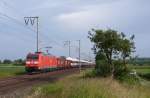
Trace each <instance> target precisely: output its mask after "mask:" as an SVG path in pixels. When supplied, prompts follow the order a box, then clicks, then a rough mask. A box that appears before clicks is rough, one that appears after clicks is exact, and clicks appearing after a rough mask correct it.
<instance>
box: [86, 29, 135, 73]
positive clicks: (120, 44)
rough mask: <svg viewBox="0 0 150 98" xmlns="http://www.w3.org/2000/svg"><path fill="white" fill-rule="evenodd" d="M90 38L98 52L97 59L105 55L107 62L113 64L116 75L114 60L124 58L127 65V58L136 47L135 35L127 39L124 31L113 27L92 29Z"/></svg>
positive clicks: (95, 51) (112, 68) (112, 67)
mask: <svg viewBox="0 0 150 98" xmlns="http://www.w3.org/2000/svg"><path fill="white" fill-rule="evenodd" d="M93 32H94V33H93ZM88 38H89V39H90V40H91V42H93V43H94V47H93V50H94V53H95V54H96V61H97V60H100V58H102V57H103V59H105V63H107V64H108V65H110V66H111V70H112V71H111V72H112V76H114V72H115V65H114V63H113V60H115V59H118V60H119V59H122V61H123V62H124V65H125V64H126V62H125V60H126V58H127V57H129V56H130V55H131V53H132V52H133V50H134V49H135V47H134V42H133V39H134V36H132V37H131V38H130V39H127V38H126V36H125V34H124V33H119V32H117V31H116V30H112V29H107V30H95V29H92V31H90V32H89V36H88ZM120 57H121V58H120Z"/></svg>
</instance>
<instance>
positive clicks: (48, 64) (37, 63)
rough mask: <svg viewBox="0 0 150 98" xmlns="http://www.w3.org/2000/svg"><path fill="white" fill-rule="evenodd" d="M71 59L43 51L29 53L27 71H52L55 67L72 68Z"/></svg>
mask: <svg viewBox="0 0 150 98" xmlns="http://www.w3.org/2000/svg"><path fill="white" fill-rule="evenodd" d="M70 67H71V61H70V60H66V59H65V58H61V57H56V56H52V55H48V54H44V53H42V52H36V53H29V54H28V55H27V58H26V71H27V72H34V71H41V70H44V71H51V70H55V69H62V68H70Z"/></svg>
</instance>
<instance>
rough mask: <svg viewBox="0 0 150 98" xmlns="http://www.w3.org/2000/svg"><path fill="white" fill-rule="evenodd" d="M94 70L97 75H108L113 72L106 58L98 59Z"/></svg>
mask: <svg viewBox="0 0 150 98" xmlns="http://www.w3.org/2000/svg"><path fill="white" fill-rule="evenodd" d="M94 72H95V74H96V75H97V76H103V77H107V76H109V75H110V74H111V66H110V65H109V64H107V63H106V62H105V60H98V61H96V66H95V71H94Z"/></svg>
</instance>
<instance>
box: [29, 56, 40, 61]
mask: <svg viewBox="0 0 150 98" xmlns="http://www.w3.org/2000/svg"><path fill="white" fill-rule="evenodd" d="M38 58H39V57H38V55H28V56H27V59H30V60H37V59H38Z"/></svg>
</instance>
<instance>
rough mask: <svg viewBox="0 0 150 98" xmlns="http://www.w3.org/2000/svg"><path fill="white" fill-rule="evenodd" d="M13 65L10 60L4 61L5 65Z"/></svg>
mask: <svg viewBox="0 0 150 98" xmlns="http://www.w3.org/2000/svg"><path fill="white" fill-rule="evenodd" d="M11 63H12V61H11V60H9V59H5V60H4V61H3V64H11Z"/></svg>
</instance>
